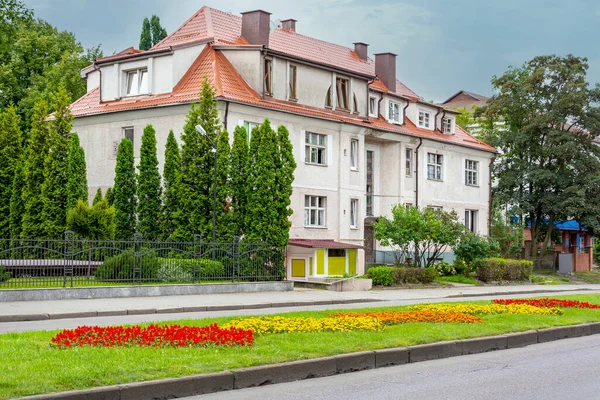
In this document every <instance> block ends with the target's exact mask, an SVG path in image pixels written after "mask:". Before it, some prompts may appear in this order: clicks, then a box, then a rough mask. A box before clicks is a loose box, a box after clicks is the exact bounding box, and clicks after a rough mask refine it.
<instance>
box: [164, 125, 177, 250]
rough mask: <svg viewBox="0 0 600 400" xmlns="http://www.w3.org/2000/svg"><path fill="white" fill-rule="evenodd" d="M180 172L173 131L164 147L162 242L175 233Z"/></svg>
mask: <svg viewBox="0 0 600 400" xmlns="http://www.w3.org/2000/svg"><path fill="white" fill-rule="evenodd" d="M180 170H181V157H180V155H179V146H178V145H177V140H176V139H175V134H174V133H173V131H170V132H169V136H168V137H167V145H166V147H165V165H164V168H163V187H164V191H163V193H164V195H163V205H162V211H161V233H162V237H163V239H164V240H167V239H169V238H170V237H171V235H172V234H173V232H174V231H175V222H176V220H177V216H176V215H177V212H178V211H179V202H178V201H177V186H176V185H177V178H178V176H179V174H180V172H181V171H180Z"/></svg>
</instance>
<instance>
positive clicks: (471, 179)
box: [465, 160, 479, 186]
mask: <svg viewBox="0 0 600 400" xmlns="http://www.w3.org/2000/svg"><path fill="white" fill-rule="evenodd" d="M465 184H466V185H469V186H478V185H479V161H473V160H465Z"/></svg>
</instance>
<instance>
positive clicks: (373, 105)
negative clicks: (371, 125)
mask: <svg viewBox="0 0 600 400" xmlns="http://www.w3.org/2000/svg"><path fill="white" fill-rule="evenodd" d="M378 114H379V113H378V112H377V98H375V97H369V115H370V116H371V117H377V116H378Z"/></svg>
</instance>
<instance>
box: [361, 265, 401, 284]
mask: <svg viewBox="0 0 600 400" xmlns="http://www.w3.org/2000/svg"><path fill="white" fill-rule="evenodd" d="M396 269H399V268H396ZM393 271H394V268H392V267H372V268H369V270H368V271H367V278H369V279H372V280H373V285H376V286H392V285H394V276H393Z"/></svg>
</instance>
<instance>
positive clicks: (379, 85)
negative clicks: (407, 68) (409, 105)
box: [370, 78, 423, 101]
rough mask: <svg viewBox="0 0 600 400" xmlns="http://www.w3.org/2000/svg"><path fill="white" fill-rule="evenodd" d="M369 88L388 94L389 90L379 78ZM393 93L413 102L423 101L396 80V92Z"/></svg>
mask: <svg viewBox="0 0 600 400" xmlns="http://www.w3.org/2000/svg"><path fill="white" fill-rule="evenodd" d="M370 87H371V89H375V90H379V91H380V92H384V93H390V89H389V88H388V87H387V86H386V85H385V84H384V83H383V82H382V81H381V80H380V79H379V78H375V80H374V81H373V83H371V86H370ZM393 93H394V94H397V95H398V96H402V97H407V98H409V99H411V100H414V101H416V100H423V98H422V97H421V96H419V95H418V94H416V93H415V92H413V91H412V90H410V89H409V88H408V86H406V85H405V84H404V83H402V82H400V81H399V80H398V79H396V91H395V92H393Z"/></svg>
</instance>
